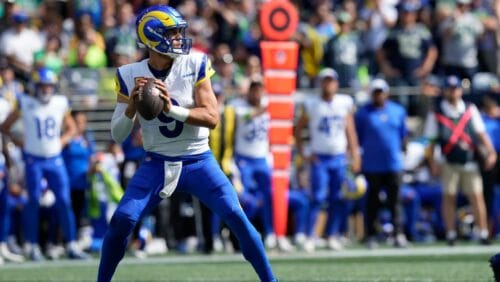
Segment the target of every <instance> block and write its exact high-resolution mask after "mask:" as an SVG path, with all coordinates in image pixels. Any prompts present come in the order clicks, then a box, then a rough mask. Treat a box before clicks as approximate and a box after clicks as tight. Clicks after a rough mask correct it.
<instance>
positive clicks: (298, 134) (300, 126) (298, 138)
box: [293, 106, 309, 160]
mask: <svg viewBox="0 0 500 282" xmlns="http://www.w3.org/2000/svg"><path fill="white" fill-rule="evenodd" d="M308 122H309V118H308V117H307V113H306V110H305V107H304V106H302V109H301V113H300V117H299V119H298V121H297V124H296V125H295V131H294V134H293V135H294V137H295V145H296V146H297V153H298V154H299V156H300V157H301V158H302V160H303V159H304V147H303V143H302V131H303V130H304V128H305V127H306V126H307V123H308Z"/></svg>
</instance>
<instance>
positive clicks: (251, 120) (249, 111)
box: [233, 81, 277, 249]
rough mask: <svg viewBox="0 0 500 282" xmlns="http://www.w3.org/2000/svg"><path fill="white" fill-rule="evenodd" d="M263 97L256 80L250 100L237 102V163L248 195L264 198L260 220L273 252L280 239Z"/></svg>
mask: <svg viewBox="0 0 500 282" xmlns="http://www.w3.org/2000/svg"><path fill="white" fill-rule="evenodd" d="M263 94H264V86H263V84H262V82H260V81H252V82H251V83H250V86H249V89H248V94H247V95H246V98H245V99H241V100H239V102H234V105H233V107H234V109H235V113H236V122H235V134H234V160H235V163H236V165H237V166H238V170H239V171H240V177H241V182H242V184H243V187H244V189H245V190H246V193H250V194H255V195H257V194H259V195H260V196H262V201H263V203H262V205H261V208H260V211H259V217H260V219H261V222H262V228H263V230H262V231H263V233H264V234H263V235H264V243H265V246H266V248H269V249H272V248H275V247H276V246H277V240H276V235H275V234H274V228H273V206H272V194H271V166H270V164H269V162H268V161H267V157H268V156H269V153H270V152H269V120H270V116H269V113H268V112H267V110H266V107H265V105H264V103H265V102H264V100H263Z"/></svg>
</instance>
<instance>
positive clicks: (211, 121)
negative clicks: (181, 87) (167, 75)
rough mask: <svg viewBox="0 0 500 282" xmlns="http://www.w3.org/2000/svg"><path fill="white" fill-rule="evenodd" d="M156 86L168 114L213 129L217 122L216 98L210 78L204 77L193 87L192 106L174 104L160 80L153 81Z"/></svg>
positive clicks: (188, 122)
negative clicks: (193, 104)
mask: <svg viewBox="0 0 500 282" xmlns="http://www.w3.org/2000/svg"><path fill="white" fill-rule="evenodd" d="M155 84H156V87H157V88H158V89H159V90H160V91H161V94H160V97H162V98H163V99H164V101H165V108H164V111H165V112H166V113H167V115H168V116H170V117H172V118H174V119H176V120H178V121H182V122H185V123H187V124H191V125H197V126H203V127H208V128H210V129H214V128H215V126H216V125H217V123H218V122H219V111H218V108H217V107H218V105H217V99H216V98H215V94H214V91H213V90H212V83H211V82H210V79H205V80H203V81H201V82H200V83H198V84H197V85H196V86H195V88H194V103H195V106H194V108H190V109H188V108H184V107H181V106H174V105H173V104H172V101H170V98H169V96H168V91H167V88H166V87H165V84H163V82H162V81H160V80H156V81H155Z"/></svg>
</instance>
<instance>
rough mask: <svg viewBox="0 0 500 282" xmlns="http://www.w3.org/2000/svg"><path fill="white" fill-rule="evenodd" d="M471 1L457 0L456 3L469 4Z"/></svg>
mask: <svg viewBox="0 0 500 282" xmlns="http://www.w3.org/2000/svg"><path fill="white" fill-rule="evenodd" d="M470 3H472V0H457V4H462V5H469V4H470Z"/></svg>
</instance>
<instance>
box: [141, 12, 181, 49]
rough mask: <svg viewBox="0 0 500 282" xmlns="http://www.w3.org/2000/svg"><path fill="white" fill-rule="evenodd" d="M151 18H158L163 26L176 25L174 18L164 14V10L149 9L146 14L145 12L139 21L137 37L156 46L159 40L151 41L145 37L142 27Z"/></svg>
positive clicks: (151, 45)
mask: <svg viewBox="0 0 500 282" xmlns="http://www.w3.org/2000/svg"><path fill="white" fill-rule="evenodd" d="M153 19H157V20H159V21H160V22H161V23H162V24H163V25H164V26H165V27H170V26H171V27H175V26H176V25H177V23H176V22H175V20H174V19H173V18H172V17H170V16H169V15H168V14H166V13H165V12H162V11H151V12H149V13H147V14H145V15H144V16H143V18H142V20H141V22H140V23H139V26H138V31H139V32H138V35H139V39H140V40H141V42H143V43H145V44H146V43H149V45H150V47H156V46H158V45H159V44H160V42H159V41H151V40H149V39H148V38H147V37H146V34H144V27H145V25H146V24H147V23H148V22H149V21H150V20H153Z"/></svg>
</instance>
